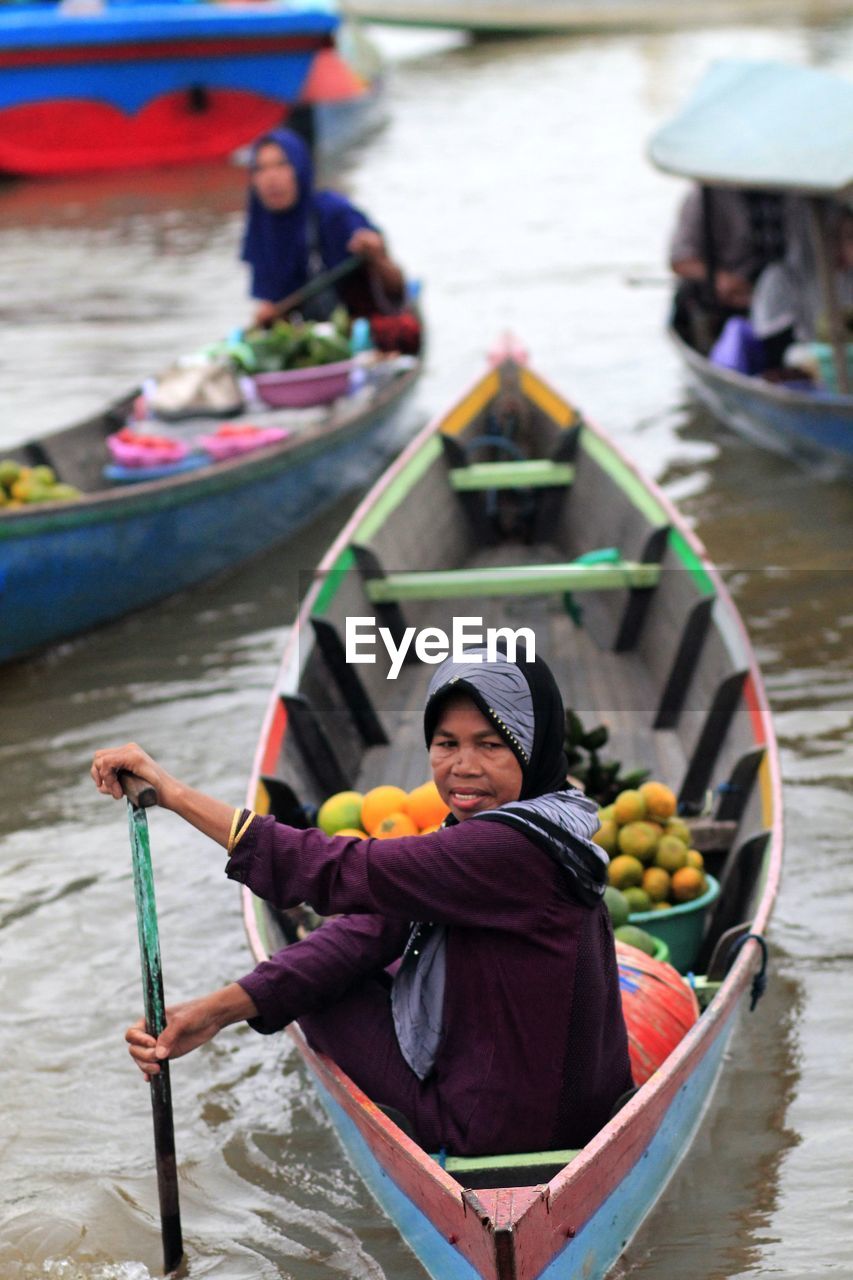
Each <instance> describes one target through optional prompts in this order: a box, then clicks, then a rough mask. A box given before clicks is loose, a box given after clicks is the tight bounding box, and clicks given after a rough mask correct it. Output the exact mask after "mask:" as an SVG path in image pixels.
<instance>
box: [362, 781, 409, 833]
mask: <svg viewBox="0 0 853 1280" xmlns="http://www.w3.org/2000/svg"><path fill="white" fill-rule="evenodd" d="M408 798H409V797H408V795H407V794H406V792H405V791H404V790H403V788H402V787H390V786H381V787H373V789H372V790H370V791H368V792H367V795H366V796H365V797H364V800H363V801H362V804H361V826H362V827H363V828H364V830H365V831H366V832H367V833H368V834H369V835H371V836H374V835H376V828H377V827H378V826H379V824H380V822H381V821H382V819H383V818H387V817H388V814H389V813H405V811H406V802H407V800H408Z"/></svg>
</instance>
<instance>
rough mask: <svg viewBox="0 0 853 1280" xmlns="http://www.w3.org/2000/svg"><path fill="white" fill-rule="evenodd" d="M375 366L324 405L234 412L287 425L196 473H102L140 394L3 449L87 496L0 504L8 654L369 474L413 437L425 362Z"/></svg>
mask: <svg viewBox="0 0 853 1280" xmlns="http://www.w3.org/2000/svg"><path fill="white" fill-rule="evenodd" d="M337 367H338V366H336V368H337ZM377 370H378V372H377V371H376V370H375V371H374V381H373V382H371V381H370V380H369V379H368V381H367V382H366V383H365V385H363V386H362V387H361V388H360V389H359V390H357V391H354V392H353V393H352V394H347V393H346V388H345V387H344V394H339V395H338V397H337V398H336V399H335V400H334V401H333V402H331V403H330V404H327V405H324V406H316V407H314V408H306V409H296V410H293V409H287V408H284V409H278V410H276V409H270V408H264V406H261V407H260V411H258V408H257V406H255V407H254V408H253V410H252V412H249V413H245V414H243V415H242V416H234V417H230V418H229V419H228V425H229V428H234V427H238V426H239V425H240V423H241V422H244V423H250V424H260V425H262V426H265V427H270V426H272V427H278V428H281V429H283V431H286V432H287V435H286V438H284V439H282V440H281V441H279V442H278V443H271V444H267V445H265V446H263V447H260V448H254V449H252V450H251V451H247V452H243V453H240V454H236V455H235V456H232V457H230V458H225V459H223V460H221V461H215V460H214V459H213V458H212V457H210V456H208V455H205V454H199V455H198V457H197V458H193V457H192V455H191V456H190V459H189V461H190V462H191V463H195V462H201V463H202V465H193V466H192V468H191V469H189V470H182V469H181V465H183V464H181V465H179V466H178V467H175V468H169V467H166V468H164V469H163V471H162V473H161V474H159V475H158V474H157V471H156V469H155V470H153V471H151V473H150V476H148V478H145V479H139V480H134V478H133V477H134V469H133V468H132V467H128V468H118V470H119V471H121V472H123V475H122V480H123V482H115V481H114V480H113V481H112V482H111V480H110V478H109V476H106V478H105V471H106V470H107V469H108V468H109V465H110V456H109V454H108V453H107V447H106V437H107V436H108V435H110V434H112V433H114V432H116V431H118V430H119V429H120V428H121V427H123V426H124V424H125V423H127V422H128V421H132V418H133V405H134V400H135V396H133V395H131V396H128V397H125V398H124V399H122V400H120V401H118V402H116V403H115V404H113V405H111V406H110V407H109V408H108V409H106V410H105V411H104V412H102V413H100V414H97V415H96V416H95V417H93V418H90V419H88V420H87V421H85V422H81V423H78V424H77V425H75V426H72V427H69V428H66V429H65V430H63V431H56V432H53V433H52V434H50V435H47V436H44V437H42V438H41V439H40V440H38V441H33V442H30V443H28V444H24V445H21V446H19V447H18V448H15V449H12V450H9V451H8V452H6V454H5V456H6V457H7V458H10V459H11V460H13V461H18V462H20V463H22V464H25V465H29V466H39V465H42V466H49V467H50V468H51V469H52V470H53V471H54V472H55V473H56V475H57V476H58V477H59V479H60V481H62V482H63V483H66V484H71V485H74V486H76V487H77V488H79V489H80V490H82V496H81V497H79V498H77V499H76V500H74V501H68V502H38V503H36V504H34V505H32V506H29V505H27V506H22V507H18V508H17V509H14V510H13V509H11V508H10V507H8V506H6V507H5V508H0V662H2V661H9V660H10V659H13V658H18V657H21V656H22V655H24V654H27V653H30V652H32V651H33V650H35V649H38V648H41V647H43V646H45V645H47V644H51V643H54V642H56V641H58V640H62V639H65V638H67V637H69V636H73V635H78V634H80V633H81V632H83V631H87V630H89V629H90V628H91V627H94V626H98V625H99V624H101V623H104V622H109V621H112V620H113V619H115V618H118V617H121V616H122V615H123V614H125V613H127V612H129V611H130V610H133V609H138V608H141V607H142V606H144V605H147V604H151V603H153V602H154V601H155V600H162V599H163V598H164V597H166V596H169V595H172V594H174V593H175V592H176V591H180V590H182V589H183V588H185V587H188V586H190V585H192V584H193V583H197V582H201V581H203V580H204V579H205V578H209V577H211V576H212V575H214V574H216V573H219V572H221V571H222V570H224V569H226V568H228V567H230V566H233V565H235V564H239V563H241V562H242V561H244V560H246V559H248V558H249V557H250V556H252V555H254V554H256V553H257V552H259V551H261V550H263V549H264V548H266V547H269V546H271V545H273V544H274V543H275V542H278V541H280V540H281V539H283V538H285V537H287V536H289V535H290V534H292V533H294V532H295V531H296V530H297V529H299V528H300V527H301V526H302V525H303V524H305V523H307V521H308V520H310V519H313V518H315V517H316V516H317V515H318V514H319V513H320V512H321V511H322V510H323V509H324V508H325V507H326V506H328V505H330V504H331V503H333V502H334V501H335V500H336V499H337V498H339V497H341V495H342V494H345V493H347V492H349V491H350V490H352V489H355V488H357V487H358V486H360V485H364V484H365V483H366V482H367V481H368V480H369V479H370V478H371V476H372V475H373V474H375V471H376V469H377V467H378V466H379V464H380V463H381V461H382V460H383V458H386V457H388V456H389V454H390V452H391V451H392V450H393V448H394V446H395V444H399V443H400V441H401V440H402V439H404V438H405V435H406V431H407V423H406V421H405V419H404V418H401V417H400V416H399V415H398V414H397V410H398V409H399V407H400V404H401V401H402V400H403V399H404V397H405V396H406V395H407V393H408V392H409V391H410V390H411V389H412V387H413V385H414V383H415V381H416V380H417V377H418V374H419V373H420V370H421V362H420V360H418V359H416V358H414V357H412V358H407V359H405V360H401V361H399V362H396V363H395V362H394V360H393V359H392V360H391V361H389V362H387V363H385V364H383V365H382V366H381V367H379V366H377ZM344 383H346V374H345V375H344ZM215 425H216V419H215V418H212V419H211V418H208V419H207V420H206V421H201V420H196V421H194V422H193V421H190V422H189V423H185V424H183V425H182V430H183V431H184V433H186V432H187V430H191V431H194V432H195V433H196V435H200V434H201V433H202V432H204V431H205V429H206V430H207V431H208V432H211V431H213V430H214V427H215ZM162 429H163V428H161V430H162ZM409 429H410V428H409ZM170 472H171V473H170ZM138 474H139V475H145V474H146V473H145V472H141V471H140V472H138ZM128 481H131V482H130V483H128Z"/></svg>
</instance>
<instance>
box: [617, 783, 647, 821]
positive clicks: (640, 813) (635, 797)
mask: <svg viewBox="0 0 853 1280" xmlns="http://www.w3.org/2000/svg"><path fill="white" fill-rule="evenodd" d="M645 816H646V801H645V797H644V796H642V795H641V794H640V792H639V791H634V790H633V789H631V788H629V789H628V790H627V791H620V792H619V794H618V796H617V797H616V799H615V800H614V801H613V817H614V818H615V819H616V821H617V822H618V823H619V826H620V827H621V826H623V824H624V823H626V822H641V821H642V820H643V818H645Z"/></svg>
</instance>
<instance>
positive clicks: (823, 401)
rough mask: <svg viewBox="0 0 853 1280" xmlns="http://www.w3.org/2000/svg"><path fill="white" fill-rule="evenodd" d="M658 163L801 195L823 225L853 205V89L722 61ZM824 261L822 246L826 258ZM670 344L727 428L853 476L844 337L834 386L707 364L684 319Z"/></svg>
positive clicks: (671, 126) (665, 136)
mask: <svg viewBox="0 0 853 1280" xmlns="http://www.w3.org/2000/svg"><path fill="white" fill-rule="evenodd" d="M650 156H651V159H652V161H653V163H654V164H655V165H656V166H657V167H658V168H660V169H662V170H663V171H665V172H667V173H672V174H677V175H679V176H681V177H685V178H690V179H692V180H693V181H695V182H697V183H700V184H702V185H706V186H709V187H712V188H713V187H723V188H727V187H728V188H738V189H744V190H751V191H759V192H769V193H776V194H779V195H782V196H787V195H790V196H800V197H804V198H805V199H806V200H808V201H809V202H810V203H811V204H813V205H814V206H815V207H816V208H817V210H818V217H817V218H816V219H815V225H816V226H820V208H821V204H822V202H824V201H825V200H826V199H828V198H833V199H837V200H844V199H848V198H849V192H850V190H851V186H853V84H851V83H850V82H849V81H845V80H842V79H841V78H839V77H836V76H833V75H830V74H828V73H826V72H823V71H817V70H814V69H812V68H808V67H797V66H791V65H783V64H779V63H773V62H749V61H738V60H725V61H721V62H719V63H715V64H713V65H712V66H711V68H710V69H709V70H708V71H707V73H706V74H705V76H704V77H703V79H702V80H701V81H700V83H699V85H698V86H697V88H696V90H695V92H694V94H693V95H692V97H691V98H690V99H689V101H688V102H687V103H686V104H685V105H684V107H683V108H682V110H681V111H680V112H679V113H678V114H677V115H676V116H675V117H674V118H673V119H672V120H671V121H670V122H669V123H667V124H666V125H664V126H663V127H662V128H661V129H660V130H658V132H657V133H655V135H654V136H653V137H652V139H651V143H650ZM819 239H820V237H818V241H819ZM822 252H824V251H823V249H822V247H821V245H820V243H818V244H817V245H816V253H815V257H816V259H817V260H818V261H819V259H820V256H821V253H822ZM670 335H671V337H672V339H673V341H674V343H675V346H676V349H677V351H678V352H679V354H680V355H681V357H682V358H683V360H684V362H685V364H686V367H687V372H688V376H689V379H690V383H691V386H692V387H693V388H694V390H695V391H696V393H697V395H698V396H699V398H700V399H701V400H702V401H703V402H704V403H705V404H706V405H707V406H708V407H709V408H710V410H711V412H712V413H713V414H714V415H715V417H717V418H718V419H719V420H720V421H721V422H722V423H724V424H725V425H728V426H731V427H733V428H735V429H736V430H738V431H740V432H741V433H742V434H744V435H746V436H748V437H749V438H751V439H753V440H754V441H755V442H756V443H758V444H761V445H763V446H765V447H767V448H770V449H772V450H774V451H776V452H779V453H783V454H786V455H789V456H794V457H798V458H801V459H803V460H804V461H807V462H809V463H810V464H813V465H814V466H815V467H816V468H817V469H818V470H820V471H822V472H824V473H825V474H828V475H834V474H839V473H842V472H846V471H849V470H850V469H851V467H853V394H851V387H850V385H849V377H848V375H847V373H846V369H847V365H848V362H849V349H848V351H847V352H845V348H844V342H843V335H839V338H838V339H837V340H836V342H835V344H834V346H835V350H834V351H833V350H832V348H831V347H830V346H829V345H827V346H826V349H825V356H824V359H825V362H826V363H828V369H829V377H828V379H827V378H826V375H824V377H823V378H822V377H820V376H818V377H815V378H813V379H812V380H811V381H808V380H804V381H793V380H792V381H790V382H778V381H771V380H769V379H768V378H766V377H764V376H762V374H747V373H745V372H741V371H740V370H738V369H737V368H732V367H726V365H725V364H721V363H719V362H718V360H716V359H714V358H713V357H712V358H709V353H707V352H705V351H701V350H697V349H696V345H695V343H694V341H693V339H692V336H691V335H690V334H688V333H687V332H686V331H685V329H684V328H683V326H679V324H678V323H677V322H675V321H674V322H673V323H672V324H671V326H670ZM827 356H828V357H830V361H826V357H827Z"/></svg>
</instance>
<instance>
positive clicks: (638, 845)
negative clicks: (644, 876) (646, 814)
mask: <svg viewBox="0 0 853 1280" xmlns="http://www.w3.org/2000/svg"><path fill="white" fill-rule="evenodd" d="M659 835H660V831H659V829H658V827H657V825H656V824H655V823H654V822H626V823H625V825H624V827H620V828H619V837H618V844H619V852H620V853H629V854H630V855H631V857H633V858H639V859H640V862H651V860H652V858H653V857H654V853H655V849H656V847H657V842H658V836H659Z"/></svg>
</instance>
